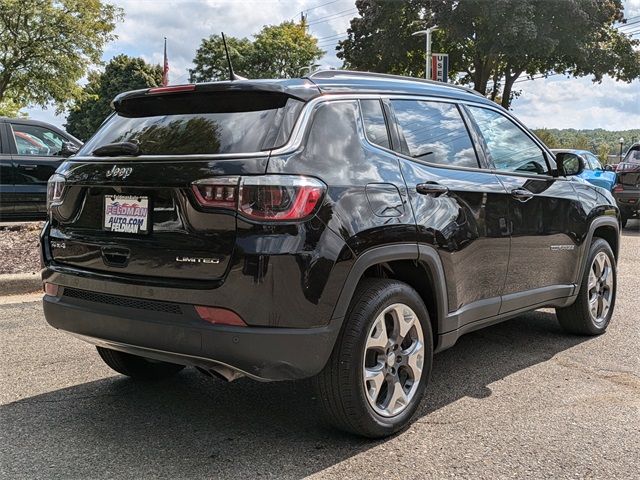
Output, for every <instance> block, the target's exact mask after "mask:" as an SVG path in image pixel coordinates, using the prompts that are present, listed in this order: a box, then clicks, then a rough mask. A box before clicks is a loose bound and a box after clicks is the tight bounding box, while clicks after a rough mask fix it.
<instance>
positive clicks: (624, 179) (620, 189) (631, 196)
mask: <svg viewBox="0 0 640 480" xmlns="http://www.w3.org/2000/svg"><path fill="white" fill-rule="evenodd" d="M616 174H617V176H618V183H617V184H616V186H615V187H614V188H613V196H614V198H615V199H616V202H617V203H618V207H620V217H621V219H622V225H623V226H626V224H627V221H628V220H629V219H630V218H634V217H636V218H637V217H640V143H636V144H634V145H632V146H631V148H629V150H627V153H626V155H625V156H624V159H623V160H622V162H620V163H619V164H618V167H617V169H616Z"/></svg>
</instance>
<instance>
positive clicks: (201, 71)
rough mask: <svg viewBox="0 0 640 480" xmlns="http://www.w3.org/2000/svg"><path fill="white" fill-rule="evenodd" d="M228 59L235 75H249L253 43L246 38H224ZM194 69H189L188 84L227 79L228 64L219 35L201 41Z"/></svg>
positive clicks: (194, 61)
mask: <svg viewBox="0 0 640 480" xmlns="http://www.w3.org/2000/svg"><path fill="white" fill-rule="evenodd" d="M226 39H227V48H228V49H229V57H231V63H232V64H233V69H234V71H235V72H236V73H238V74H241V75H249V72H251V71H252V67H251V59H252V56H253V55H252V54H253V43H252V42H251V40H249V39H247V38H235V37H226ZM193 63H194V65H195V67H194V68H190V69H189V81H190V82H192V83H193V82H215V81H217V80H228V79H229V64H228V63H227V57H226V55H225V52H224V44H223V42H222V37H221V36H220V35H211V36H210V37H209V38H204V39H202V43H201V44H200V47H199V48H198V50H196V56H195V58H194V59H193Z"/></svg>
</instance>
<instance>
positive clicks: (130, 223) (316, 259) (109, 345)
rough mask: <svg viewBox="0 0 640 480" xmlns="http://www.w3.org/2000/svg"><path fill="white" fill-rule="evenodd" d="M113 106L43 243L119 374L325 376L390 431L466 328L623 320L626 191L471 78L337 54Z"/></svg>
mask: <svg viewBox="0 0 640 480" xmlns="http://www.w3.org/2000/svg"><path fill="white" fill-rule="evenodd" d="M113 108H114V112H113V114H112V115H111V117H110V118H108V119H107V120H106V121H105V123H104V124H103V125H102V126H101V127H100V129H99V131H98V132H97V133H96V134H95V135H94V136H93V138H91V139H90V140H89V141H88V142H87V143H86V144H85V145H84V146H83V147H82V149H81V150H80V152H79V153H78V154H77V155H76V156H74V157H71V158H69V159H68V160H67V161H65V162H64V163H63V164H62V165H61V166H60V168H58V170H57V173H56V174H55V175H54V176H53V177H52V178H51V179H50V181H49V185H48V208H49V219H48V222H47V223H46V225H45V227H44V230H43V232H42V238H41V243H42V257H43V262H44V270H43V275H42V278H43V281H44V290H45V296H44V312H45V316H46V319H47V321H48V322H49V323H50V324H51V325H52V326H54V327H55V328H58V329H60V330H64V331H66V332H69V333H71V334H73V335H75V336H77V337H79V338H81V339H83V340H85V341H87V342H90V343H92V344H95V345H96V346H97V350H98V354H99V355H100V356H101V357H102V359H103V360H104V361H105V362H106V363H107V364H108V365H109V366H110V367H111V368H113V369H114V370H116V371H117V372H120V373H122V374H124V375H128V376H130V377H132V378H134V379H141V380H142V379H158V378H162V377H167V376H169V375H173V374H176V373H177V372H179V371H180V370H181V369H183V368H184V367H185V366H191V367H196V368H198V369H199V370H201V371H203V372H205V373H208V374H214V375H216V376H220V377H224V378H225V379H226V380H234V379H236V378H239V377H242V376H246V377H250V378H253V379H256V380H261V381H278V380H295V379H303V378H312V380H313V383H314V384H315V386H316V387H317V390H318V398H319V400H320V403H321V406H322V410H323V412H324V414H325V416H326V418H327V419H328V421H329V422H331V423H332V424H333V425H335V426H337V427H339V428H341V429H343V430H346V431H349V432H353V433H356V434H359V435H364V436H368V437H383V436H386V435H390V434H392V433H394V432H396V431H398V430H400V429H402V428H403V427H404V426H406V425H407V424H408V423H409V421H410V420H411V418H412V416H413V415H414V414H415V412H416V410H417V408H418V405H419V403H420V400H421V398H422V397H423V393H424V391H425V389H426V388H427V384H428V381H429V376H430V372H431V367H432V362H433V355H434V353H436V352H438V351H441V350H444V349H446V348H449V347H451V346H452V345H454V344H455V342H456V340H457V339H458V338H459V337H460V336H461V335H463V334H464V333H467V332H470V331H473V330H476V329H479V328H482V327H485V326H487V325H491V324H495V323H497V322H501V321H503V320H506V319H508V318H511V317H514V316H517V315H519V314H521V313H522V312H526V311H530V310H534V309H537V308H541V307H553V308H555V309H556V312H557V316H558V320H559V322H560V324H561V325H562V326H563V327H564V329H565V330H567V331H568V332H571V333H574V334H581V335H597V334H601V333H604V331H605V330H606V328H607V326H608V325H609V322H610V320H611V317H612V314H613V310H614V304H615V293H616V260H617V256H618V245H619V230H620V214H619V210H618V207H617V206H616V202H615V201H614V199H613V197H612V196H611V194H610V193H609V192H608V191H606V190H605V189H602V188H599V187H596V186H593V185H590V184H587V183H586V182H582V181H576V180H573V176H575V175H579V174H580V173H581V172H582V170H583V169H584V164H583V162H581V161H580V159H579V158H577V157H576V158H574V160H571V161H563V160H558V161H557V162H556V160H555V157H554V155H553V154H552V153H551V152H550V151H549V150H548V149H547V148H546V147H545V146H544V144H543V143H542V142H540V141H539V140H538V139H537V138H536V137H535V136H534V135H533V134H532V133H531V132H530V131H529V130H528V129H527V128H525V127H524V126H523V125H522V124H521V123H520V122H519V121H518V120H517V119H515V118H514V117H513V116H512V115H511V114H510V113H509V112H507V111H505V110H504V109H502V108H500V107H499V106H497V105H496V104H495V103H493V102H491V101H489V100H487V99H485V98H484V97H482V96H480V95H478V94H475V93H474V92H472V91H470V90H467V89H464V88H461V87H455V86H452V85H447V84H442V83H433V82H427V81H420V80H416V79H410V78H403V77H395V76H388V75H378V74H367V73H357V72H348V71H320V72H316V73H314V74H311V75H309V76H308V77H305V78H299V79H288V80H238V81H224V82H215V83H203V84H197V85H179V86H169V87H159V88H151V89H146V90H138V91H133V92H127V93H123V94H121V95H119V96H118V97H116V98H115V100H114V101H113Z"/></svg>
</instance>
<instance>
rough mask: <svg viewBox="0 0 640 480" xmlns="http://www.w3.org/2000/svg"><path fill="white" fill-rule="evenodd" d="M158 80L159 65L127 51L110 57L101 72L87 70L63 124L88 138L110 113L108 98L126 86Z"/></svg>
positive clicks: (152, 83) (142, 85)
mask: <svg viewBox="0 0 640 480" xmlns="http://www.w3.org/2000/svg"><path fill="white" fill-rule="evenodd" d="M161 82H162V67H160V65H150V64H148V63H146V62H145V61H144V60H143V59H141V58H132V57H128V56H127V55H118V56H116V57H113V58H112V59H111V60H110V61H109V63H108V64H107V65H106V67H105V69H104V72H95V71H93V72H90V73H89V76H88V82H87V84H86V85H85V87H84V88H83V95H82V99H81V100H79V101H77V102H76V103H75V104H74V105H73V107H72V108H71V109H70V111H69V115H68V116H67V123H66V124H65V128H66V129H67V131H68V132H69V133H70V134H71V135H74V136H76V137H78V138H80V139H82V140H86V139H88V138H89V137H90V136H91V135H93V133H94V132H95V131H96V130H97V129H98V127H99V126H100V124H101V123H102V122H103V121H104V119H105V118H107V116H108V115H109V114H110V113H111V111H112V110H111V101H112V100H113V99H114V97H115V96H116V95H118V94H119V93H121V92H126V91H127V90H137V89H140V88H148V87H157V86H159V85H160V84H161Z"/></svg>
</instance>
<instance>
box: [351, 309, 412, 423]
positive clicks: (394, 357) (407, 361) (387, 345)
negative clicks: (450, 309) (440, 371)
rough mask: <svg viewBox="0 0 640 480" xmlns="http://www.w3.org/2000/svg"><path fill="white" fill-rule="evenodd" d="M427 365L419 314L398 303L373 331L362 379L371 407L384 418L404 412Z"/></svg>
mask: <svg viewBox="0 0 640 480" xmlns="http://www.w3.org/2000/svg"><path fill="white" fill-rule="evenodd" d="M423 366H424V335H423V332H422V325H421V324H420V320H419V319H418V316H417V315H416V313H415V312H414V311H413V310H412V309H411V308H410V307H409V306H407V305H405V304H402V303H396V304H393V305H390V306H389V307H387V308H385V309H384V310H383V311H382V313H380V315H378V316H377V317H376V319H375V321H374V322H373V325H372V326H371V329H370V330H369V334H368V336H367V342H366V345H365V352H364V359H363V370H362V372H363V374H362V380H363V383H364V389H365V394H366V397H367V400H368V402H369V405H370V406H371V408H372V409H373V410H374V411H375V412H376V413H378V414H379V415H381V416H383V417H393V416H396V415H399V414H400V413H402V412H403V411H404V410H405V409H406V408H407V406H408V405H409V404H410V403H411V400H412V399H413V397H414V396H415V394H416V391H417V390H418V385H419V384H420V378H421V377H422V369H423Z"/></svg>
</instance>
